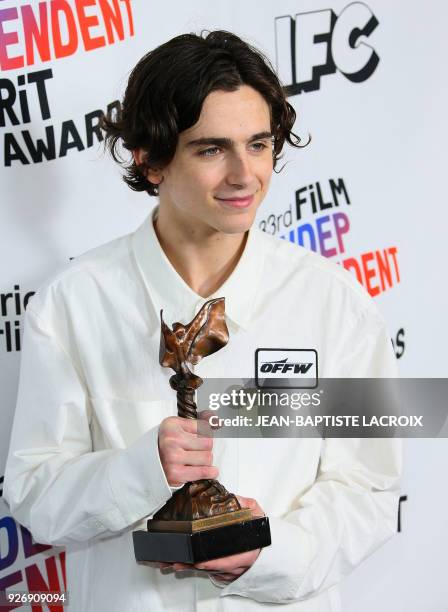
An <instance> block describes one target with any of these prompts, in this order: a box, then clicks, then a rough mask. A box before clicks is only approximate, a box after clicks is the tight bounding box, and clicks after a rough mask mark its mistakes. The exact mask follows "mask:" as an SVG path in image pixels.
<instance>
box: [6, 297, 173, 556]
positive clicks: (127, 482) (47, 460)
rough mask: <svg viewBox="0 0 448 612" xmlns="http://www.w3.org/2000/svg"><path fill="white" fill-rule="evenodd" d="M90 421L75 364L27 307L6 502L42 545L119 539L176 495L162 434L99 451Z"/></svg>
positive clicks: (151, 432) (151, 433)
mask: <svg viewBox="0 0 448 612" xmlns="http://www.w3.org/2000/svg"><path fill="white" fill-rule="evenodd" d="M90 416H91V406H90V401H89V398H88V394H87V392H86V387H85V384H84V382H83V379H82V376H81V375H80V373H79V368H77V363H76V360H75V359H73V358H72V357H71V356H70V355H69V354H68V352H67V351H66V350H65V348H64V347H63V346H62V344H61V343H60V342H59V341H58V339H57V337H56V336H55V334H54V333H52V332H51V331H49V330H48V328H46V327H45V326H44V324H43V323H42V320H41V319H40V318H39V316H38V315H37V314H36V313H35V312H33V311H32V310H31V309H30V307H28V309H27V311H26V315H25V323H24V337H23V343H22V357H21V367H20V378H19V390H18V398H17V406H16V412H15V417H14V423H13V429H12V435H11V441H10V448H9V453H8V459H7V464H6V470H5V480H4V487H3V496H4V499H5V501H6V503H7V504H8V506H9V509H10V511H11V514H12V515H13V516H14V518H16V520H17V521H18V522H19V523H21V524H22V525H24V526H25V527H27V528H28V529H29V530H30V531H31V533H32V534H33V537H34V539H35V540H36V541H37V542H41V543H45V544H51V545H56V546H66V545H68V544H70V543H73V542H82V541H86V540H91V539H93V538H99V537H107V536H110V535H114V534H116V533H117V532H119V531H121V530H124V529H127V528H129V527H130V526H131V525H133V524H134V523H136V522H138V521H140V520H141V519H143V518H144V517H146V516H148V515H150V514H153V513H154V512H156V511H157V510H158V509H159V508H160V507H161V506H163V504H164V503H165V502H166V501H167V499H169V497H170V496H171V490H170V487H169V485H168V483H167V480H166V478H165V474H164V472H163V468H162V466H161V463H160V457H159V452H158V427H155V428H153V429H150V430H149V431H147V432H146V433H145V434H143V435H142V436H141V437H140V438H138V439H137V440H136V441H135V442H134V443H133V444H132V445H130V446H129V447H128V448H125V449H109V450H100V451H93V449H92V439H91V434H90Z"/></svg>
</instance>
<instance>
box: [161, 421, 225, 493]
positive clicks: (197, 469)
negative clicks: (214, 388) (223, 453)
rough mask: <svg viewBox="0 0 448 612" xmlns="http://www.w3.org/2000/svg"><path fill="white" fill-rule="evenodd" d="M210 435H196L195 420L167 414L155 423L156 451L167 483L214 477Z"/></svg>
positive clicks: (175, 484)
mask: <svg viewBox="0 0 448 612" xmlns="http://www.w3.org/2000/svg"><path fill="white" fill-rule="evenodd" d="M212 449H213V438H211V437H210V438H208V437H205V436H198V421H195V420H193V419H183V418H181V417H167V418H166V419H163V421H162V422H161V424H160V427H159V455H160V461H161V463H162V467H163V471H164V472H165V476H166V479H167V481H168V484H169V485H170V486H171V487H177V486H180V485H183V484H184V483H186V482H189V481H191V480H200V479H201V478H217V477H218V468H217V467H215V466H213V465H212V463H213V453H212Z"/></svg>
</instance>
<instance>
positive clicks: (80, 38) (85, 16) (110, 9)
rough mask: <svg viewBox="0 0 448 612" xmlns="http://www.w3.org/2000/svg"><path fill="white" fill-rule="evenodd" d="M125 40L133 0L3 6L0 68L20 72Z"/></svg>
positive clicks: (130, 27) (131, 28)
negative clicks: (81, 50) (35, 65)
mask: <svg viewBox="0 0 448 612" xmlns="http://www.w3.org/2000/svg"><path fill="white" fill-rule="evenodd" d="M125 36H134V23H133V18H132V10H131V0H74V1H72V2H69V1H68V0H52V1H51V2H39V3H34V4H23V5H22V6H20V7H17V6H11V7H9V8H3V9H0V69H1V71H2V72H4V71H5V70H20V69H21V68H24V67H26V66H32V65H33V64H34V63H35V62H36V61H40V62H49V61H52V60H55V59H60V58H62V57H68V56H69V55H73V54H74V53H77V52H78V51H79V50H80V49H83V50H84V51H93V50H94V49H99V48H101V47H105V46H107V45H113V44H114V43H116V42H117V41H119V40H123V39H124V38H125ZM17 45H18V46H19V47H20V49H21V51H18V50H17Z"/></svg>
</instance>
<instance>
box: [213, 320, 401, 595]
mask: <svg viewBox="0 0 448 612" xmlns="http://www.w3.org/2000/svg"><path fill="white" fill-rule="evenodd" d="M336 353H338V351H336ZM336 357H337V359H338V362H339V363H340V365H341V370H340V371H341V373H342V374H341V375H340V377H342V376H344V377H349V376H350V375H351V376H354V377H362V376H365V377H371V378H375V377H378V378H381V377H390V378H393V377H395V376H396V375H397V370H396V359H395V355H394V353H393V350H392V346H391V341H390V339H389V337H388V333H387V330H386V328H385V325H384V324H383V323H382V322H380V321H379V319H378V320H377V319H376V317H374V319H373V320H372V319H371V318H367V319H363V320H360V321H359V322H358V324H357V325H356V326H354V329H353V330H352V332H351V333H350V334H349V337H348V340H347V343H344V345H343V346H341V352H340V353H339V354H337V355H336ZM400 474H401V441H400V440H398V439H392V438H377V439H373V438H370V439H367V438H364V439H358V438H356V439H355V438H350V439H349V438H345V439H343V438H338V439H337V438H333V439H326V440H324V441H323V450H322V453H321V460H320V464H319V468H318V472H317V476H316V480H315V482H314V484H313V485H312V486H311V487H310V488H309V489H308V490H307V491H306V492H305V493H304V494H303V495H302V496H301V497H300V499H299V500H298V503H297V507H296V508H294V510H293V511H290V512H288V513H286V514H285V515H284V516H281V517H269V520H270V526H271V536H272V545H271V546H269V547H267V548H264V549H262V551H261V552H260V555H259V557H258V559H257V560H256V562H255V563H254V564H253V565H252V567H251V568H249V570H247V571H246V572H245V573H244V574H243V575H242V576H240V578H238V579H237V580H235V581H234V582H232V583H230V584H229V585H227V586H224V585H223V584H222V583H221V584H220V583H219V582H218V581H215V580H214V581H213V582H214V584H215V585H216V586H221V587H223V588H222V590H221V593H220V594H221V596H227V595H239V596H242V597H248V598H251V599H254V600H256V601H258V602H273V603H290V602H294V601H301V600H304V599H308V598H310V597H313V596H315V595H317V594H319V593H320V592H322V591H323V590H325V589H327V588H329V587H331V586H332V585H334V584H336V583H338V582H340V580H341V579H342V578H343V577H344V576H345V575H347V574H348V573H349V572H351V571H352V570H353V569H354V568H355V567H356V566H357V565H359V563H361V562H362V561H363V559H365V558H366V557H368V556H369V555H370V554H371V553H373V552H374V551H375V550H376V549H377V548H379V547H380V546H381V545H382V544H383V543H384V542H386V541H387V540H389V539H390V538H391V537H392V536H393V535H394V534H395V533H396V530H397V515H398V503H399V478H400ZM291 486H293V483H291Z"/></svg>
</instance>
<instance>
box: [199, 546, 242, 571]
mask: <svg viewBox="0 0 448 612" xmlns="http://www.w3.org/2000/svg"><path fill="white" fill-rule="evenodd" d="M253 561H254V552H253V551H252V550H251V551H249V552H246V553H239V554H237V555H230V556H228V557H222V558H221V559H212V560H211V561H203V562H202V563H197V564H196V565H195V567H197V569H204V570H212V571H213V570H214V571H217V572H228V571H230V570H232V571H233V570H234V569H242V570H244V569H246V568H247V567H249V566H250V565H252V563H253Z"/></svg>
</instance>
